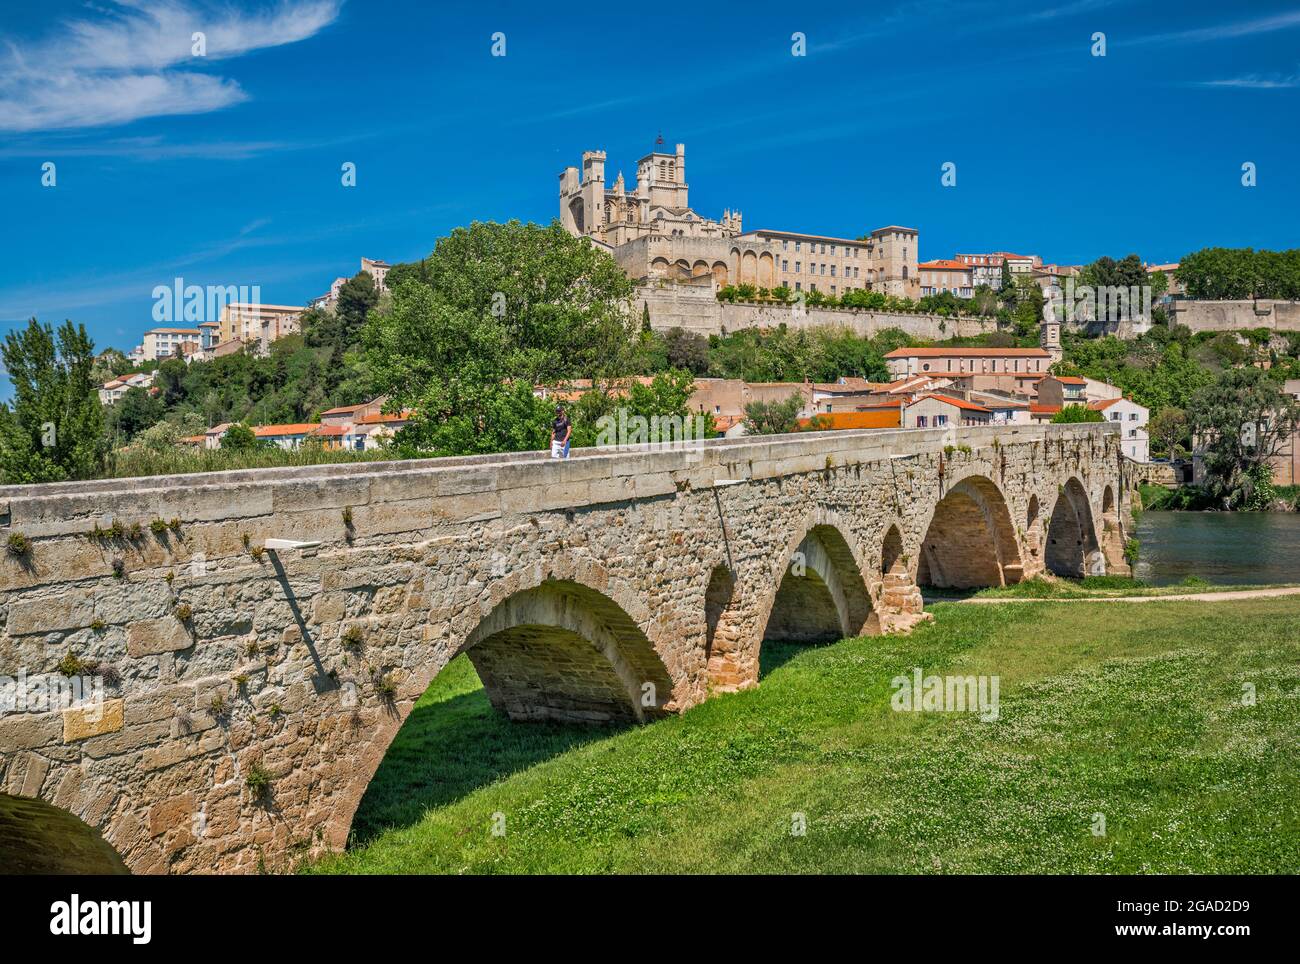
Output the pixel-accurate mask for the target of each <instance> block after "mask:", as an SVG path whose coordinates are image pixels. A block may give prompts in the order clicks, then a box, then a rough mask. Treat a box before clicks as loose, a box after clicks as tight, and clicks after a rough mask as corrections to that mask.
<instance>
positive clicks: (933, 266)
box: [917, 259, 975, 298]
mask: <svg viewBox="0 0 1300 964" xmlns="http://www.w3.org/2000/svg"><path fill="white" fill-rule="evenodd" d="M917 271H918V272H919V273H920V277H921V296H922V297H925V296H926V295H938V294H943V293H944V292H945V291H947V292H950V293H951V294H953V295H955V296H956V297H958V298H969V297H971V295H973V294H974V293H975V283H974V269H973V268H972V267H971V266H970V265H968V264H965V263H964V262H961V261H957V260H955V259H952V260H943V259H940V260H937V261H922V262H921V263H920V264H919V265H917Z"/></svg>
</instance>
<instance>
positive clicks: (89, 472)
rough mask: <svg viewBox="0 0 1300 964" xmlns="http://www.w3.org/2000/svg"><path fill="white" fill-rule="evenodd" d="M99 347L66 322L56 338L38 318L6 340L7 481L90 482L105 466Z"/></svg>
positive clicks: (3, 421) (0, 460)
mask: <svg viewBox="0 0 1300 964" xmlns="http://www.w3.org/2000/svg"><path fill="white" fill-rule="evenodd" d="M94 348H95V346H94V343H93V342H92V341H91V340H90V336H89V335H87V334H86V329H85V326H84V325H75V326H74V325H73V324H72V322H71V321H65V322H64V323H63V324H62V325H60V326H59V330H58V334H57V337H56V335H55V332H54V331H53V330H52V329H51V328H50V326H49V325H42V324H39V323H38V322H37V321H36V319H35V318H32V319H31V320H30V321H29V322H28V323H27V327H26V328H23V329H19V330H16V331H11V332H9V333H8V335H6V336H5V343H4V349H3V355H4V363H5V367H6V368H7V369H8V371H9V379H10V381H11V382H12V383H13V388H14V397H13V402H12V407H10V405H0V472H2V473H3V477H4V480H5V482H6V483H9V484H24V483H31V482H58V481H61V480H64V479H89V478H94V477H95V476H97V475H98V474H99V472H100V471H101V470H102V468H103V465H104V455H105V452H106V448H107V447H106V444H105V441H104V413H103V409H102V407H101V406H100V404H99V393H98V388H99V383H98V382H96V381H95V379H94V377H93V372H94V368H95V351H94Z"/></svg>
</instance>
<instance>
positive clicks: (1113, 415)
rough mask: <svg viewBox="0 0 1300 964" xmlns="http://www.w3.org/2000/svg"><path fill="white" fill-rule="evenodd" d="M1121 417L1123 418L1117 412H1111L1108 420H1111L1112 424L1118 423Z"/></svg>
mask: <svg viewBox="0 0 1300 964" xmlns="http://www.w3.org/2000/svg"><path fill="white" fill-rule="evenodd" d="M1122 417H1123V416H1121V415H1120V413H1119V412H1111V413H1110V420H1111V421H1112V422H1118V421H1119V420H1120V419H1121V418H1122Z"/></svg>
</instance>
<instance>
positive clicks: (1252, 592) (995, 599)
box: [935, 586, 1300, 604]
mask: <svg viewBox="0 0 1300 964" xmlns="http://www.w3.org/2000/svg"><path fill="white" fill-rule="evenodd" d="M1272 596H1300V586H1286V587H1283V588H1279V589H1232V590H1227V591H1224V592H1188V593H1172V594H1170V595H1167V596H1087V597H1071V596H1065V597H1059V596H1058V597H1051V596H1049V597H1047V598H1044V599H1034V598H1031V597H1028V596H971V597H970V598H968V599H956V600H938V599H936V600H935V602H962V603H985V604H992V603H1029V602H1070V603H1080V602H1129V603H1145V602H1187V601H1192V602H1231V601H1233V600H1235V599H1265V598H1269V597H1272Z"/></svg>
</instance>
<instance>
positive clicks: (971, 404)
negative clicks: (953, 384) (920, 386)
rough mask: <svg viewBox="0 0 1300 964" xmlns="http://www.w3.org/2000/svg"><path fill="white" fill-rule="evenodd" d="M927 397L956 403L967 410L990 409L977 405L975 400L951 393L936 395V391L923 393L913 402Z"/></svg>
mask: <svg viewBox="0 0 1300 964" xmlns="http://www.w3.org/2000/svg"><path fill="white" fill-rule="evenodd" d="M927 398H933V399H934V400H935V401H936V402H945V403H947V404H949V405H954V406H956V407H957V408H961V409H965V410H966V411H969V412H987V411H988V409H987V408H985V407H984V406H983V405H976V404H975V403H974V402H968V401H966V400H965V399H964V398H953V397H952V396H951V395H935V394H934V393H930V394H927V395H921V396H920V397H918V398H917V399H916V401H914V402H913V403H912V404H913V405H915V404H916V402H919V401H923V400H924V399H927Z"/></svg>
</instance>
